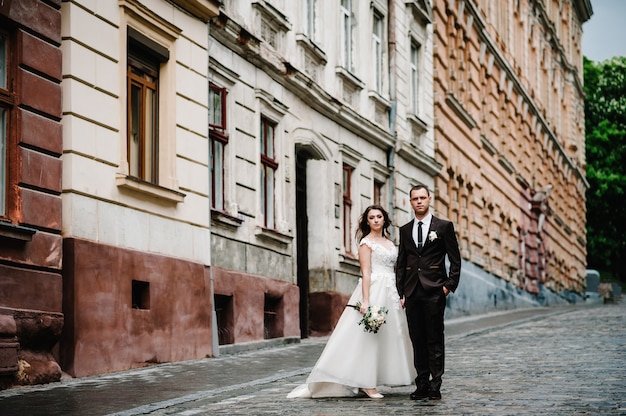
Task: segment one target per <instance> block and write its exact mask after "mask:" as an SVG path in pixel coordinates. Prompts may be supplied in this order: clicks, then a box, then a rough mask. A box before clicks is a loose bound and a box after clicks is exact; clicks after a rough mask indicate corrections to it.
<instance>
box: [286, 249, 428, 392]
mask: <svg viewBox="0 0 626 416" xmlns="http://www.w3.org/2000/svg"><path fill="white" fill-rule="evenodd" d="M360 244H367V246H368V247H370V248H371V249H372V255H371V262H372V264H371V284H370V306H385V307H387V309H388V310H389V312H388V314H387V319H386V323H385V324H384V325H383V326H382V327H381V328H380V329H379V331H378V333H375V334H374V333H370V332H365V331H364V330H363V325H359V324H358V322H359V321H360V320H361V318H362V316H363V315H361V313H360V312H359V311H357V310H355V309H353V308H346V309H345V311H344V312H343V314H342V315H341V317H340V318H339V321H338V322H337V325H336V326H335V329H334V330H333V333H332V334H331V335H330V337H329V338H328V342H327V343H326V346H325V347H324V351H322V354H321V355H320V358H319V359H318V361H317V363H316V364H315V366H314V367H313V370H312V371H311V374H310V375H309V377H308V378H307V380H306V383H305V384H302V385H300V386H298V387H296V388H295V389H293V390H292V391H291V393H289V394H288V395H287V397H288V398H317V397H349V396H356V395H358V394H359V388H372V387H377V386H383V385H384V386H406V385H409V384H412V383H413V380H414V379H415V376H416V372H415V367H414V366H413V347H412V346H411V340H410V339H409V330H408V326H407V321H406V314H405V312H404V309H402V307H401V306H400V299H399V297H398V291H397V290H396V277H395V272H394V264H395V262H396V257H397V256H398V250H397V249H396V247H395V246H394V245H393V244H392V243H391V242H389V246H387V247H385V246H383V245H380V244H376V243H375V242H373V241H370V240H369V239H368V238H367V237H365V238H364V239H362V240H361V242H360ZM361 285H362V279H359V283H358V284H357V286H356V288H355V289H354V292H352V296H351V297H350V300H349V301H348V304H350V305H355V304H356V303H357V302H359V301H362V299H363V295H362V291H361Z"/></svg>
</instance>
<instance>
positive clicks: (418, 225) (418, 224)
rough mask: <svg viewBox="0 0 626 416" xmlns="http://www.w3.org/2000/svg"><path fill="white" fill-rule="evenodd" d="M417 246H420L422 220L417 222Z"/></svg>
mask: <svg viewBox="0 0 626 416" xmlns="http://www.w3.org/2000/svg"><path fill="white" fill-rule="evenodd" d="M417 248H422V222H421V221H420V222H418V223H417Z"/></svg>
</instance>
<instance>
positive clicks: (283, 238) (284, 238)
mask: <svg viewBox="0 0 626 416" xmlns="http://www.w3.org/2000/svg"><path fill="white" fill-rule="evenodd" d="M254 234H255V235H256V236H257V237H258V238H260V239H263V240H267V241H272V242H274V243H278V244H280V245H283V246H287V245H288V244H289V243H291V241H292V240H293V237H292V236H290V235H286V234H282V233H280V232H278V231H276V230H270V229H269V228H263V227H257V228H256V230H255V232H254Z"/></svg>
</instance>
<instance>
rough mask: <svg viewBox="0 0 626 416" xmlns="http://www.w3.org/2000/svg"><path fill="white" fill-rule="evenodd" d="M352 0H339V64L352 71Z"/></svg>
mask: <svg viewBox="0 0 626 416" xmlns="http://www.w3.org/2000/svg"><path fill="white" fill-rule="evenodd" d="M352 25H353V19H352V0H341V65H343V67H344V68H346V69H347V70H350V71H352Z"/></svg>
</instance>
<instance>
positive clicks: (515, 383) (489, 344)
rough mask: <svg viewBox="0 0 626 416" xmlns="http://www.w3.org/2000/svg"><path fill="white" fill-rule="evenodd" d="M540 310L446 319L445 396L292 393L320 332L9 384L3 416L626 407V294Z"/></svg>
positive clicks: (620, 410)
mask: <svg viewBox="0 0 626 416" xmlns="http://www.w3.org/2000/svg"><path fill="white" fill-rule="evenodd" d="M537 312H538V311H537ZM537 312H536V311H533V312H531V313H530V314H529V315H528V316H525V317H524V316H522V315H515V314H502V315H492V316H491V317H489V316H484V317H480V318H468V319H459V320H455V321H453V322H451V323H447V333H448V335H447V344H446V349H447V352H446V354H447V356H446V360H447V362H446V374H445V375H444V382H443V386H442V395H443V399H442V400H441V401H429V400H423V401H412V400H410V399H409V397H408V395H409V393H410V392H411V391H412V390H413V388H412V387H410V386H407V387H402V388H384V387H382V388H380V389H379V390H380V391H381V392H382V393H383V394H385V397H384V398H383V399H381V400H372V399H369V398H366V397H363V398H352V399H347V398H346V399H317V400H310V399H286V398H285V396H286V394H287V393H288V392H289V391H290V390H291V389H292V388H293V387H295V386H296V385H298V384H300V383H302V382H304V380H305V379H306V376H307V375H308V372H309V371H310V368H311V366H312V365H313V364H314V363H315V361H316V359H317V357H318V356H319V353H320V352H321V350H322V348H323V345H324V342H325V339H324V338H317V339H309V340H305V341H303V342H302V343H300V344H295V345H291V346H286V347H281V348H274V349H267V350H262V351H255V352H249V353H244V354H239V355H230V356H222V357H219V358H214V359H206V360H200V361H194V362H185V363H177V364H167V365H162V366H155V367H153V368H149V369H141V370H134V371H129V372H124V373H118V374H115V375H107V376H100V377H93V378H87V379H82V380H70V381H68V382H61V383H57V384H56V385H49V386H43V387H28V388H21V389H13V390H10V391H4V392H0V407H1V408H2V415H4V416H13V415H32V416H35V415H61V414H62V415H81V416H84V415H104V414H115V415H118V416H122V415H126V416H130V415H153V416H157V415H158V416H164V415H185V416H189V415H294V414H300V415H342V416H351V415H390V414H393V415H405V414H406V415H409V414H418V415H419V414H424V415H626V304H624V303H623V302H622V303H621V304H617V305H605V306H597V307H566V308H555V309H554V310H548V311H545V310H544V311H542V313H540V314H539V313H537ZM496 318H497V319H496ZM489 319H491V321H490V322H487V321H488V320H489ZM346 347H347V348H349V346H346Z"/></svg>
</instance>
